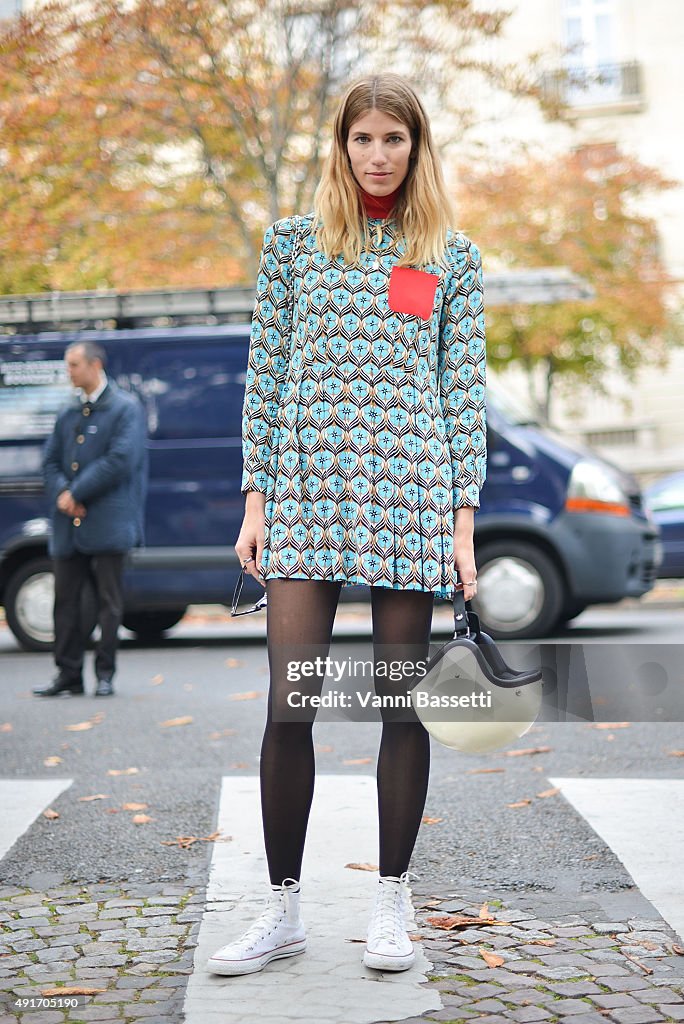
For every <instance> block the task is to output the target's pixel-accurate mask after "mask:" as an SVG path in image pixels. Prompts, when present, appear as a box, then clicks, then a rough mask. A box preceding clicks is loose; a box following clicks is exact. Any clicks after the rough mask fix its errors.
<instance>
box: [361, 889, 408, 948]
mask: <svg viewBox="0 0 684 1024" xmlns="http://www.w3.org/2000/svg"><path fill="white" fill-rule="evenodd" d="M378 933H379V937H380V938H384V939H389V941H390V942H395V943H397V942H398V941H399V938H400V937H401V935H402V933H405V928H404V911H403V906H402V893H401V886H399V885H393V884H391V883H388V884H383V883H381V884H380V886H379V892H378V894H377V896H376V899H375V907H374V908H373V917H372V919H371V925H370V928H369V931H368V937H369V939H370V938H371V937H372V938H373V939H375V938H377V937H378Z"/></svg>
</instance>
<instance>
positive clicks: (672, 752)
mask: <svg viewBox="0 0 684 1024" xmlns="http://www.w3.org/2000/svg"><path fill="white" fill-rule="evenodd" d="M667 755H668V757H684V750H668V751H667Z"/></svg>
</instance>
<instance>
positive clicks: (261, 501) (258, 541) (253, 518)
mask: <svg viewBox="0 0 684 1024" xmlns="http://www.w3.org/2000/svg"><path fill="white" fill-rule="evenodd" d="M265 513H266V495H265V494H261V492H260V491H247V494H246V496H245V517H244V519H243V520H242V526H241V528H240V536H239V537H238V539H237V541H236V542H235V552H236V554H237V556H238V558H239V559H240V565H244V563H245V562H246V563H247V564H246V565H244V569H245V572H246V573H249V575H250V576H253V577H254V579H255V580H256V581H257V582H258V583H260V584H261V586H262V587H265V586H266V580H265V579H264V578H263V576H262V575H261V571H262V565H261V559H262V555H263V550H264V541H265V538H266V514H265Z"/></svg>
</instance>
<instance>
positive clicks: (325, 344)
mask: <svg viewBox="0 0 684 1024" xmlns="http://www.w3.org/2000/svg"><path fill="white" fill-rule="evenodd" d="M451 223H452V218H451V212H450V203H449V197H448V194H447V191H446V188H445V184H444V179H443V176H442V170H441V167H440V162H439V159H438V156H437V154H436V152H435V147H434V144H433V141H432V136H431V131H430V125H429V122H428V119H427V116H426V114H425V111H424V109H423V106H422V104H421V102H420V100H419V98H418V96H417V95H416V93H415V91H414V90H413V88H412V87H411V86H410V85H409V84H408V82H406V81H405V80H404V79H402V78H400V77H399V76H396V75H392V74H382V75H374V76H370V77H367V78H364V79H362V80H360V81H358V82H355V83H354V84H353V85H351V86H350V87H349V88H348V89H347V91H346V93H345V95H344V96H343V98H342V100H341V102H340V106H339V109H338V111H337V115H336V117H335V121H334V133H333V140H332V147H331V151H330V154H329V157H328V159H327V163H326V166H325V168H324V171H323V175H322V178H321V181H320V184H319V187H318V189H317V193H316V198H315V208H314V211H313V213H310V214H307V215H306V216H303V217H286V218H284V219H282V220H279V221H276V223H275V224H273V225H272V226H271V227H269V228H268V230H267V231H266V234H265V237H264V244H263V250H262V253H261V261H260V267H259V274H258V280H257V299H256V307H255V310H254V319H253V324H252V333H251V342H250V352H249V361H248V369H247V380H246V392H245V399H244V407H243V455H244V474H243V479H242V491H243V492H244V493H245V494H246V498H245V516H244V521H243V524H242V528H241V531H240V536H239V538H238V540H237V542H236V545H235V550H236V552H237V554H238V555H239V557H240V561H241V563H242V564H243V567H244V569H245V571H246V572H249V573H250V574H251V575H253V576H254V577H255V578H256V579H257V580H259V582H260V583H261V585H262V586H265V588H266V593H267V601H268V606H267V646H268V655H269V668H270V690H269V697H268V715H267V722H266V729H265V733H264V738H263V744H262V748H261V760H260V781H261V806H262V815H263V827H264V837H265V846H266V855H267V861H268V868H269V874H270V882H271V892H270V893H269V894H268V904H267V907H266V909H265V911H264V913H263V914H262V915H261V916H260V917H259V918H258V919H257V920H256V921H255V923H254V924H253V925H252V926H251V927H250V928H249V929H248V931H247V932H246V933H245V934H244V935H243V936H242V937H240V938H238V939H236V940H235V941H233V942H231V943H230V944H229V945H227V946H224V947H222V948H221V949H219V950H217V952H216V953H215V954H214V955H213V956H212V957H211V958H210V960H209V965H208V966H209V969H210V970H211V971H212V972H214V973H217V974H227V975H238V974H247V973H251V972H254V971H259V970H261V969H262V968H263V967H264V966H265V965H266V964H267V963H268V962H269V961H271V960H273V959H276V958H281V957H289V956H294V955H297V954H300V953H303V952H304V950H305V947H306V933H305V927H304V924H303V922H302V919H301V917H300V912H299V901H300V870H301V864H302V856H303V850H304V841H305V836H306V829H307V823H308V818H309V810H310V806H311V800H312V796H313V789H314V773H315V766H314V749H313V738H312V726H313V720H314V717H315V711H312V712H310V713H306V712H303V711H299V712H298V716H297V720H293V713H292V710H291V709H290V708H289V707H288V702H287V697H288V694H289V693H290V691H291V690H293V689H298V690H302V689H304V690H305V691H306V692H308V693H310V694H316V693H318V694H320V692H321V687H322V681H323V680H322V677H321V676H320V675H319V676H315V677H313V678H311V679H308V680H306V681H305V683H302V682H297V683H292V682H288V675H287V671H286V666H287V662H288V661H290V660H292V659H295V658H297V657H299V658H301V659H307V660H308V659H310V658H311V657H312V652H314V653H320V654H322V655H323V656H325V654H327V652H328V648H329V644H330V642H331V632H332V628H333V623H334V618H335V612H336V608H337V602H338V597H339V594H340V590H341V588H342V587H343V586H346V585H354V584H366V585H368V586H370V588H371V602H372V620H373V644H374V654H375V657H379V656H380V655H382V656H383V657H386V655H387V652H388V650H391V651H392V653H393V655H395V656H396V654H397V653H398V652H399V653H400V654H401V655H402V656H403V657H404V658H405V659H410V660H412V661H416V660H419V659H420V658H425V657H426V656H427V653H428V646H429V639H430V630H431V623H432V609H433V603H434V599H435V596H438V597H441V598H453V594H454V585H455V579H456V578H455V575H454V574H455V570H458V573H459V577H460V580H461V581H463V586H464V591H465V598H466V600H469V599H470V598H471V597H473V595H474V594H475V592H476V587H477V583H476V571H475V557H474V552H473V517H474V513H475V509H476V508H477V507H478V505H479V492H480V488H481V486H482V484H483V482H484V478H485V458H486V448H485V336H484V311H483V298H482V290H483V284H482V267H481V258H480V252H479V250H478V248H477V246H476V245H475V244H474V243H473V242H471V241H470V239H469V238H467V237H466V236H465V235H464V234H462V233H461V232H459V231H456V230H452V227H451ZM458 585H460V584H458ZM415 682H416V679H415V678H414V679H413V681H412V682H409V683H408V686H407V680H406V679H404V680H403V682H392V681H389V680H388V678H387V677H386V676H382V677H381V676H380V675H378V674H376V676H375V680H374V684H375V690H376V692H377V693H378V694H381V695H384V694H393V693H404V694H405V693H406V692H407V689H410V687H411V686H412V685H413V684H414V683H415ZM382 715H383V725H382V739H381V742H380V751H379V756H378V765H377V790H378V813H379V834H380V850H379V875H380V877H379V883H378V889H377V896H376V899H375V905H374V907H373V911H372V914H371V920H370V926H369V929H368V941H367V945H366V949H365V952H364V963H365V964H366V966H368V967H371V968H375V969H379V970H397V971H400V970H405V969H406V968H408V967H410V966H411V964H412V963H413V961H414V951H413V947H412V944H411V940H410V939H409V937H408V934H407V931H406V924H407V922H408V921H409V919H410V914H411V900H410V890H409V887H408V867H409V861H410V858H411V854H412V851H413V847H414V844H415V840H416V836H417V833H418V828H419V826H420V822H421V817H422V814H423V809H424V805H425V797H426V793H427V786H428V776H429V767H430V745H429V735H428V733H427V732H426V730H425V729H424V727H423V725H422V724H421V722H420V721H419V719H418V718H417V716H416V715H415V712H413V710H412V709H410V710H409V713H407V712H403V713H402V714H400V715H397V714H394V713H393V712H391V711H390V710H389V708H384V709H383V711H382Z"/></svg>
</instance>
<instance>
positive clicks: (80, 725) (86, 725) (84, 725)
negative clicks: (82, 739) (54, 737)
mask: <svg viewBox="0 0 684 1024" xmlns="http://www.w3.org/2000/svg"><path fill="white" fill-rule="evenodd" d="M94 724H95V723H94V722H74V724H73V725H65V726H64V728H65V729H67V730H68V731H69V732H83V731H84V730H85V729H92V727H93V725H94Z"/></svg>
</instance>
